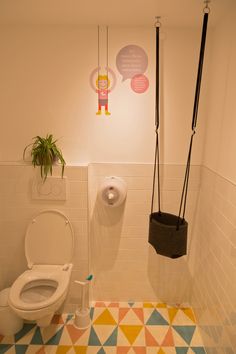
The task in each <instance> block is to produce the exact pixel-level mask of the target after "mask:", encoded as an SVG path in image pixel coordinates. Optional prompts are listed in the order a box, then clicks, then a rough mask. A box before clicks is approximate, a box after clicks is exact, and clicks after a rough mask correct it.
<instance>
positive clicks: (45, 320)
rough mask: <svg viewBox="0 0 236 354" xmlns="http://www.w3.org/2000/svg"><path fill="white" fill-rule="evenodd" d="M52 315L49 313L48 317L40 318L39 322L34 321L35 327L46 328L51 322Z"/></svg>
mask: <svg viewBox="0 0 236 354" xmlns="http://www.w3.org/2000/svg"><path fill="white" fill-rule="evenodd" d="M53 315H54V313H51V314H50V315H47V316H44V317H42V318H40V319H39V320H37V321H36V323H37V326H39V327H47V326H49V325H50V323H51V320H52V318H53Z"/></svg>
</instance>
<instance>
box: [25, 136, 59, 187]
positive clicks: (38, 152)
mask: <svg viewBox="0 0 236 354" xmlns="http://www.w3.org/2000/svg"><path fill="white" fill-rule="evenodd" d="M33 139H34V142H33V143H31V144H29V145H27V146H26V147H25V149H24V152H23V159H25V153H26V150H27V149H28V148H29V147H30V146H32V149H31V158H32V164H33V166H34V167H35V166H40V173H41V177H42V179H43V180H44V181H45V180H46V178H47V175H48V173H50V175H52V166H53V164H55V162H59V163H60V164H61V165H62V170H61V177H63V175H64V169H65V164H66V162H65V160H64V158H63V156H62V152H61V150H60V149H59V148H58V147H57V145H56V142H57V140H53V135H52V134H47V136H46V138H42V137H40V136H35V137H34V138H33Z"/></svg>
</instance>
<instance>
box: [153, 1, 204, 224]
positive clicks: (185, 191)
mask: <svg viewBox="0 0 236 354" xmlns="http://www.w3.org/2000/svg"><path fill="white" fill-rule="evenodd" d="M204 10H205V11H204V18H203V27H202V38H201V47H200V55H199V64H198V74H197V82H196V90H195V99H194V107H193V118H192V134H191V138H190V144H189V152H188V158H187V164H186V170H185V177H184V183H183V189H182V194H181V200H180V208H179V215H178V222H177V225H176V228H177V230H178V229H179V225H180V223H184V217H185V211H186V204H187V194H188V184H189V173H190V166H191V154H192V146H193V137H194V135H195V133H196V132H195V128H196V124H197V115H198V106H199V98H200V90H201V79H202V70H203V62H204V53H205V43H206V34H207V23H208V14H209V11H208V10H209V8H208V6H206V7H205V9H204ZM158 24H159V22H158ZM159 27H160V24H159V26H157V27H156V109H155V125H156V147H155V159H154V172H153V189H152V202H151V213H153V207H154V197H155V181H156V172H157V182H158V212H159V213H160V214H161V196H160V156H159V137H158V129H159V123H160V104H159V101H160V98H159V81H160V76H159V71H160V70H159V66H160V64H159V61H160V60H159V33H160V28H159ZM181 213H182V217H181ZM181 219H182V220H181Z"/></svg>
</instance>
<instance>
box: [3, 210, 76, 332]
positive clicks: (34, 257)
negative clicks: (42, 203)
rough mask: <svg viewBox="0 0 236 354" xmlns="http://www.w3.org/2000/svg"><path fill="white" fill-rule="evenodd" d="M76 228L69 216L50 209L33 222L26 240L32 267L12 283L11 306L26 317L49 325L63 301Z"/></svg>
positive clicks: (42, 325)
mask: <svg viewBox="0 0 236 354" xmlns="http://www.w3.org/2000/svg"><path fill="white" fill-rule="evenodd" d="M73 241H74V236H73V231H72V227H71V225H70V223H69V221H68V219H67V218H66V217H65V216H64V215H63V214H61V213H60V212H58V211H55V210H50V211H49V210H47V211H43V212H41V213H40V214H38V215H37V216H36V217H35V218H34V219H33V220H32V222H31V223H30V225H29V227H28V230H27V233H26V239H25V253H26V258H27V261H28V266H29V268H30V269H29V270H27V271H25V272H24V273H23V274H21V275H20V276H19V277H18V278H17V279H16V281H15V282H14V283H13V285H12V287H11V290H10V294H9V300H8V301H9V305H10V307H11V308H12V309H13V311H15V312H16V313H17V315H18V316H19V317H21V318H23V319H25V320H29V321H36V323H37V325H38V326H40V327H45V326H48V325H49V324H50V322H51V319H52V317H53V315H54V313H55V312H56V311H57V310H58V309H59V308H60V306H61V305H62V303H63V302H64V300H65V298H66V295H67V292H68V288H69V282H70V276H71V270H72V264H71V263H68V262H69V261H70V260H71V258H72V251H73Z"/></svg>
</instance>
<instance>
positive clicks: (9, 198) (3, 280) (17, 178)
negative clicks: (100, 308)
mask: <svg viewBox="0 0 236 354" xmlns="http://www.w3.org/2000/svg"><path fill="white" fill-rule="evenodd" d="M87 170H88V169H87V167H86V166H84V167H82V166H66V168H65V176H67V179H68V199H67V200H66V201H43V200H32V199H31V183H32V179H33V178H34V177H35V176H37V174H38V170H37V169H34V168H33V167H32V166H30V165H10V164H7V165H6V164H5V165H0V201H1V203H0V227H1V229H0V230H1V231H0V233H1V235H0V289H2V288H4V287H7V286H10V285H11V284H12V283H13V281H14V280H15V279H16V278H17V277H18V276H19V275H20V274H21V273H22V272H23V271H24V270H26V269H27V263H26V259H25V255H24V237H25V231H26V227H27V223H28V222H29V221H30V219H31V218H32V217H33V216H34V215H35V214H36V213H37V212H39V211H40V210H43V209H58V210H60V211H61V212H63V213H64V214H65V215H66V216H67V217H68V218H69V219H70V221H71V223H72V226H73V229H74V233H75V252H74V256H73V260H72V262H73V264H74V267H73V271H72V280H71V285H70V291H69V294H68V298H67V302H66V308H65V311H74V309H75V306H76V304H77V303H78V298H79V297H80V289H78V288H77V286H75V285H74V283H73V280H74V279H85V277H86V276H87V275H88V223H87V221H88V217H87V211H88V202H87V200H88V198H87V184H88V177H87ZM54 175H55V176H60V169H59V167H55V168H54Z"/></svg>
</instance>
